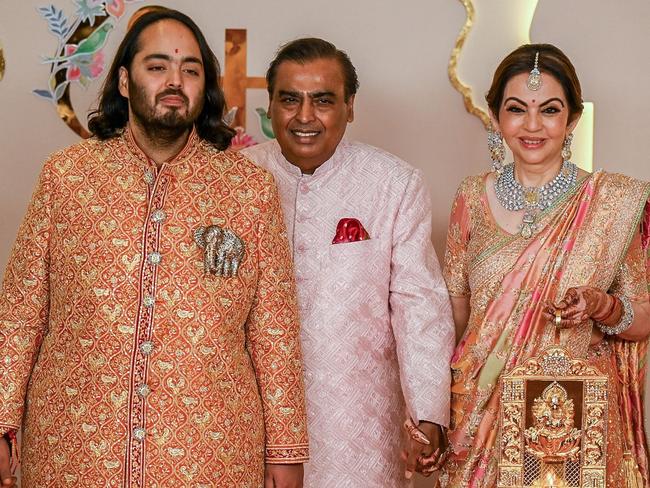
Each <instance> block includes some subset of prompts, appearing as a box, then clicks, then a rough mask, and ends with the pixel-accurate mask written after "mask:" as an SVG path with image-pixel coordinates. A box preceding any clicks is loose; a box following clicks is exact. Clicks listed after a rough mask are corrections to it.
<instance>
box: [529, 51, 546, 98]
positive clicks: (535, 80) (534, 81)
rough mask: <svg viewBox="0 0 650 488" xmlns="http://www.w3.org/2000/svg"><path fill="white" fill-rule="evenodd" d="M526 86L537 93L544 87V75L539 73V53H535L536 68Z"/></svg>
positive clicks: (531, 72)
mask: <svg viewBox="0 0 650 488" xmlns="http://www.w3.org/2000/svg"><path fill="white" fill-rule="evenodd" d="M526 86H527V87H528V89H529V90H532V91H537V90H539V89H540V88H541V87H542V73H541V72H540V71H539V51H537V52H536V53H535V66H533V69H531V70H530V74H529V75H528V80H527V81H526Z"/></svg>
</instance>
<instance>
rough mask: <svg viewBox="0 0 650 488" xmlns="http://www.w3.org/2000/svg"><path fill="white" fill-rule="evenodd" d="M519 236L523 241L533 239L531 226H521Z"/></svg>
mask: <svg viewBox="0 0 650 488" xmlns="http://www.w3.org/2000/svg"><path fill="white" fill-rule="evenodd" d="M519 234H520V235H521V237H523V238H524V239H530V238H531V237H533V226H532V225H531V224H522V226H521V231H520V232H519Z"/></svg>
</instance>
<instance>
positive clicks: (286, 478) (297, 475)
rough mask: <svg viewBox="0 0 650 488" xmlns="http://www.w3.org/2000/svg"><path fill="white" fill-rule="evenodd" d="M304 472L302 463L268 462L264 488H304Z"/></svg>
mask: <svg viewBox="0 0 650 488" xmlns="http://www.w3.org/2000/svg"><path fill="white" fill-rule="evenodd" d="M304 474H305V470H304V468H303V465H302V464H267V465H266V466H265V470H264V488H302V480H303V476H304Z"/></svg>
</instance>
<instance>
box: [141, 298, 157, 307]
mask: <svg viewBox="0 0 650 488" xmlns="http://www.w3.org/2000/svg"><path fill="white" fill-rule="evenodd" d="M143 303H144V306H145V307H147V308H151V307H153V306H154V304H155V303H156V299H155V298H154V297H152V296H151V295H147V296H146V297H144V300H143Z"/></svg>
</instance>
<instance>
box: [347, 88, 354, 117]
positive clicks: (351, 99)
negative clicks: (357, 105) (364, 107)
mask: <svg viewBox="0 0 650 488" xmlns="http://www.w3.org/2000/svg"><path fill="white" fill-rule="evenodd" d="M345 104H346V105H347V106H348V123H350V122H352V121H353V120H354V95H350V97H349V98H348V101H347V102H345Z"/></svg>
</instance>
